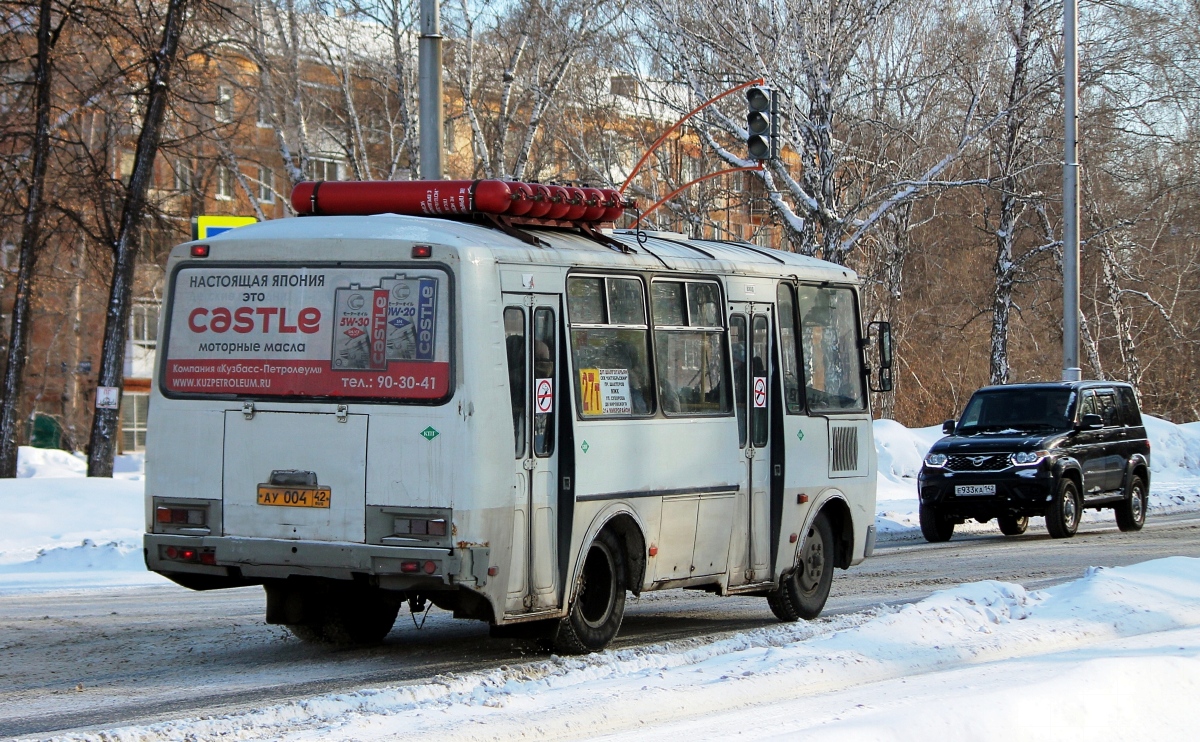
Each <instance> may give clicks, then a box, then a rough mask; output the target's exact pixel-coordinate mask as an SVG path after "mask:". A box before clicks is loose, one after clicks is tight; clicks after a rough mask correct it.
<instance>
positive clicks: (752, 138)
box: [746, 87, 779, 161]
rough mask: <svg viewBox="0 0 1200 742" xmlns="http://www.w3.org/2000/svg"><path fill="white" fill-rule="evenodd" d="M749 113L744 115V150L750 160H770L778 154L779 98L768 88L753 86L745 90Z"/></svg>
mask: <svg viewBox="0 0 1200 742" xmlns="http://www.w3.org/2000/svg"><path fill="white" fill-rule="evenodd" d="M746 103H748V104H749V106H750V113H749V114H747V115H746V129H747V131H748V133H747V135H746V152H747V153H748V154H749V155H750V159H751V160H760V161H761V160H770V159H773V158H775V157H778V156H779V98H778V94H777V93H776V92H775V91H774V90H771V89H770V88H761V87H753V88H750V89H749V90H747V91H746Z"/></svg>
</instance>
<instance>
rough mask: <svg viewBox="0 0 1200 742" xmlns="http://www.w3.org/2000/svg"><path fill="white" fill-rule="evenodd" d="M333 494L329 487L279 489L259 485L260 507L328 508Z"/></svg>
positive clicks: (272, 486)
mask: <svg viewBox="0 0 1200 742" xmlns="http://www.w3.org/2000/svg"><path fill="white" fill-rule="evenodd" d="M331 496H332V492H331V490H330V488H329V487H277V486H274V485H267V484H260V485H258V504H259V505H279V506H282V507H289V508H328V507H329V500H330V497H331Z"/></svg>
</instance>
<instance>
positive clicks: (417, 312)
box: [333, 274, 437, 371]
mask: <svg viewBox="0 0 1200 742" xmlns="http://www.w3.org/2000/svg"><path fill="white" fill-rule="evenodd" d="M436 316H437V279H436V278H434V277H431V276H421V277H417V278H408V277H407V276H405V275H404V274H400V275H397V276H396V277H394V278H384V279H382V280H381V281H380V282H379V286H378V287H377V288H361V287H360V286H359V285H358V284H350V286H349V287H348V288H339V289H337V291H336V293H335V296H334V321H335V323H336V324H335V328H336V330H335V333H334V340H333V368H334V370H335V371H384V370H386V369H387V364H388V362H389V361H432V360H434V348H435V342H436V339H437V337H436Z"/></svg>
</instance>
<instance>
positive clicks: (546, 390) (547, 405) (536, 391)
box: [533, 379, 554, 415]
mask: <svg viewBox="0 0 1200 742" xmlns="http://www.w3.org/2000/svg"><path fill="white" fill-rule="evenodd" d="M533 399H534V404H535V405H536V406H537V413H538V414H539V415H545V414H548V413H550V412H554V380H553V379H535V380H534V382H533Z"/></svg>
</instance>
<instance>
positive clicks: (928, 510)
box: [920, 505, 954, 544]
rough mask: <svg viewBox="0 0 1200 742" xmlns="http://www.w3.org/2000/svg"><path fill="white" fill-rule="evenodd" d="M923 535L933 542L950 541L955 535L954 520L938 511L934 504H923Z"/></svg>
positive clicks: (921, 512)
mask: <svg viewBox="0 0 1200 742" xmlns="http://www.w3.org/2000/svg"><path fill="white" fill-rule="evenodd" d="M920 515H921V535H923V536H924V537H925V540H926V541H928V542H929V543H931V544H937V543H941V542H943V541H949V540H950V537H951V536H953V535H954V521H953V520H950V519H949V518H947V517H946V516H944V515H942V514H941V513H939V512H938V511H937V508H935V507H933V506H932V505H922V506H921V511H920Z"/></svg>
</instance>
